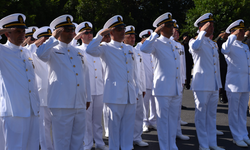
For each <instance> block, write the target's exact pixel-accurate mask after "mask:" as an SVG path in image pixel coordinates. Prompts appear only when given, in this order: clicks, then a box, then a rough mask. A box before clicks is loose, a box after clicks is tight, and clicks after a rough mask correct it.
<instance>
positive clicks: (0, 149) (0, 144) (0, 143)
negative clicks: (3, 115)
mask: <svg viewBox="0 0 250 150" xmlns="http://www.w3.org/2000/svg"><path fill="white" fill-rule="evenodd" d="M4 149H5V140H4V136H3V126H2V121H0V150H4Z"/></svg>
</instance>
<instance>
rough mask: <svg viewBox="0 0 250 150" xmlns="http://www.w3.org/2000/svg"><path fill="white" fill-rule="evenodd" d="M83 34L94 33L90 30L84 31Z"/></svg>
mask: <svg viewBox="0 0 250 150" xmlns="http://www.w3.org/2000/svg"><path fill="white" fill-rule="evenodd" d="M83 34H86V35H88V34H93V31H89V32H87V31H86V32H84V33H83Z"/></svg>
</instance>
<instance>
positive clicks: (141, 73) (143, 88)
mask: <svg viewBox="0 0 250 150" xmlns="http://www.w3.org/2000/svg"><path fill="white" fill-rule="evenodd" d="M134 52H135V56H136V61H137V63H136V64H137V71H138V77H139V79H138V83H139V84H138V87H139V94H140V95H142V92H146V79H145V70H144V64H143V61H144V59H143V56H142V52H141V51H140V49H139V50H138V49H134Z"/></svg>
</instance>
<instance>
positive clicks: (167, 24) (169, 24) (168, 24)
mask: <svg viewBox="0 0 250 150" xmlns="http://www.w3.org/2000/svg"><path fill="white" fill-rule="evenodd" d="M173 26H174V24H173V23H165V27H167V28H171V27H173Z"/></svg>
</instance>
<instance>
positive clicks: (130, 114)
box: [106, 103, 136, 150]
mask: <svg viewBox="0 0 250 150" xmlns="http://www.w3.org/2000/svg"><path fill="white" fill-rule="evenodd" d="M106 105H107V106H108V107H109V110H110V111H109V123H108V126H109V150H119V148H121V150H131V149H132V148H133V133H134V125H135V113H136V104H111V103H106Z"/></svg>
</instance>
